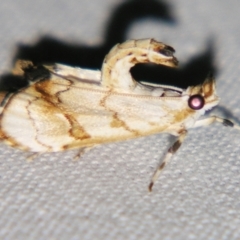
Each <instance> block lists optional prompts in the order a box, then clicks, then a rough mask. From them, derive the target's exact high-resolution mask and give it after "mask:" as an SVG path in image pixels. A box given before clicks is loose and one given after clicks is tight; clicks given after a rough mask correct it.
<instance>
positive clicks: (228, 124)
mask: <svg viewBox="0 0 240 240" xmlns="http://www.w3.org/2000/svg"><path fill="white" fill-rule="evenodd" d="M214 122H219V123H221V124H223V125H224V126H226V127H232V128H235V129H238V130H240V126H238V125H236V124H234V123H233V122H232V121H230V120H228V119H225V118H220V117H217V116H211V117H209V118H205V119H201V120H198V121H196V122H195V124H194V126H193V128H195V127H204V126H208V125H210V124H212V123H214Z"/></svg>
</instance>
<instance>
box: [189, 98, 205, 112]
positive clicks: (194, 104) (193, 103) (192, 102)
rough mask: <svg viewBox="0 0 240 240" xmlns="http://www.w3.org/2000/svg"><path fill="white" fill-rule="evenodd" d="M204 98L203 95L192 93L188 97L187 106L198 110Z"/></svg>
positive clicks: (201, 106)
mask: <svg viewBox="0 0 240 240" xmlns="http://www.w3.org/2000/svg"><path fill="white" fill-rule="evenodd" d="M204 103H205V102H204V98H203V96H201V95H199V94H196V95H192V96H191V97H190V98H189V99H188V106H189V107H190V108H192V109H193V110H199V109H201V108H203V106H204Z"/></svg>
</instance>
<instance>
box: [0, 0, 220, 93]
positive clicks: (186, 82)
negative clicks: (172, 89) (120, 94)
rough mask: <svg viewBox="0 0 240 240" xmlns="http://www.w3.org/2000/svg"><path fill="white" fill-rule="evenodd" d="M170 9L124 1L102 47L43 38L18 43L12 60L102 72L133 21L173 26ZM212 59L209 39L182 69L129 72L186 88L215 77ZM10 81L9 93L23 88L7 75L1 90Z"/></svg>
mask: <svg viewBox="0 0 240 240" xmlns="http://www.w3.org/2000/svg"><path fill="white" fill-rule="evenodd" d="M171 7H172V6H171V5H170V4H168V3H166V2H163V1H158V0H148V1H146V0H128V1H123V3H121V4H120V5H119V6H118V7H117V8H116V9H114V10H113V11H112V14H111V16H110V19H109V21H108V23H107V25H106V28H105V32H104V42H103V44H102V45H99V46H93V47H89V46H86V45H78V44H75V45H74V44H69V43H65V42H62V41H60V40H58V39H56V38H54V37H52V36H48V35H46V36H43V37H41V38H40V39H39V41H38V42H37V43H36V44H34V45H30V46H29V45H24V44H19V46H18V49H17V53H16V55H15V57H14V59H13V61H14V62H15V61H16V59H27V60H31V61H33V62H34V63H35V64H41V63H54V62H58V63H63V64H67V65H72V66H80V67H83V68H90V69H101V65H102V61H103V59H104V57H105V55H106V54H107V53H108V52H109V50H110V49H111V48H112V47H113V46H114V45H115V44H116V43H121V42H124V41H125V40H126V36H127V32H128V29H129V28H130V26H131V25H132V24H133V23H134V22H136V21H140V20H143V19H144V18H148V19H149V18H153V19H157V20H160V21H163V22H164V23H165V24H170V25H174V24H176V22H177V20H176V18H175V17H174V16H173V14H172V11H171ZM213 60H214V54H213V41H212V40H210V41H209V42H208V43H207V49H206V51H205V52H204V53H201V54H198V55H196V56H194V57H193V58H192V59H190V60H189V61H188V63H186V64H185V65H184V66H183V67H182V68H179V69H172V68H167V67H162V66H156V65H154V66H152V65H142V64H139V65H137V66H136V67H134V68H133V69H132V70H131V72H132V74H133V77H134V78H135V79H137V80H144V81H149V82H153V83H161V84H166V85H174V86H178V87H183V88H186V87H187V86H190V85H196V84H198V83H201V82H203V80H204V79H205V77H206V75H207V74H208V73H209V72H210V71H211V72H212V73H214V74H216V69H215V67H214V65H213ZM12 78H14V81H13V85H14V86H10V89H11V90H14V89H16V88H18V86H19V85H20V86H22V84H23V82H22V80H21V81H18V80H17V79H16V77H13V76H12V75H10V74H8V75H5V76H3V77H2V80H1V81H2V83H0V90H1V89H2V87H4V88H6V87H5V85H7V86H8V85H10V84H9V82H12ZM6 83H7V84H6Z"/></svg>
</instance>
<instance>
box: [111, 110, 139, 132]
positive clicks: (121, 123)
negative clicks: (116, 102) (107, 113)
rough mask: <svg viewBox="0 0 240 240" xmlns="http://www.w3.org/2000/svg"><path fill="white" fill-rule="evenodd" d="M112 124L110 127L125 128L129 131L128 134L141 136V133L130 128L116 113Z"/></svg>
mask: <svg viewBox="0 0 240 240" xmlns="http://www.w3.org/2000/svg"><path fill="white" fill-rule="evenodd" d="M112 117H113V118H112V122H111V123H110V126H111V127H112V128H120V127H123V128H124V129H125V130H127V131H128V132H131V133H133V134H134V135H135V136H140V133H139V132H138V131H136V130H134V129H132V128H130V127H129V126H128V125H127V124H126V122H124V121H123V120H121V119H120V118H119V117H118V114H117V113H116V112H114V114H113V116H112Z"/></svg>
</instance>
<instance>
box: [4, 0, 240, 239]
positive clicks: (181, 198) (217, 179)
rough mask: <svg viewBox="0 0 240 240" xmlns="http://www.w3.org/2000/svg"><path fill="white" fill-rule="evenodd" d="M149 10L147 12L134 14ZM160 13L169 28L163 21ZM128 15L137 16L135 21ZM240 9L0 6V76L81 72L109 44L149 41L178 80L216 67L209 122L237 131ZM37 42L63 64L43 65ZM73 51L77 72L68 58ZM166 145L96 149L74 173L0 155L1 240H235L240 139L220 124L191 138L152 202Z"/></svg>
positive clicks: (69, 165) (84, 3)
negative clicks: (163, 49)
mask: <svg viewBox="0 0 240 240" xmlns="http://www.w3.org/2000/svg"><path fill="white" fill-rule="evenodd" d="M146 2H148V3H149V4H150V6H152V9H147V7H146V6H144V7H143V9H144V10H145V9H146V11H142V12H141V11H140V6H141V5H145V3H146ZM132 6H133V7H132ZM157 6H158V7H159V9H158V7H157ZM163 7H165V13H168V14H167V15H168V16H169V18H170V17H172V19H173V20H174V23H172V24H170V23H168V22H166V21H163V19H162V14H163V12H161V9H163ZM129 9H133V10H134V12H133V15H135V14H136V13H139V17H138V18H136V19H135V21H132V19H131V14H130V15H129V13H128V11H129ZM239 9H240V2H239V1H237V0H228V1H218V0H196V1H184V0H170V1H166V3H164V2H160V1H150V0H146V1H142V0H136V1H122V0H91V1H89V0H68V1H64V0H61V1H55V0H42V1H28V0H19V1H16V0H8V1H1V3H0V36H1V40H0V53H1V54H0V72H1V75H2V74H6V73H7V72H9V71H10V68H11V66H12V63H13V61H14V59H15V58H16V57H17V56H21V57H23V56H24V57H26V56H27V57H29V58H31V57H32V58H35V59H37V60H49V59H48V58H46V56H47V57H49V58H51V57H53V58H54V59H55V58H56V60H58V59H59V61H62V62H67V63H68V62H73V63H75V62H79V63H80V62H82V61H83V60H84V58H87V57H88V58H90V60H91V59H93V58H94V56H95V55H96V57H98V58H99V57H101V54H103V52H104V51H106V49H107V48H108V46H106V45H107V44H106V42H107V41H109V45H110V43H111V41H112V42H113V43H114V41H122V40H123V39H126V38H144V37H154V38H156V39H158V40H160V41H163V42H165V43H168V44H170V45H172V46H174V48H175V49H176V50H177V53H176V56H177V57H178V59H179V60H180V62H181V63H182V67H183V68H185V70H186V69H187V70H186V71H188V72H187V74H186V75H187V76H188V75H189V72H191V70H192V69H191V64H190V63H191V60H193V59H195V60H196V59H197V60H198V59H200V58H201V57H202V55H203V63H201V64H200V65H199V68H200V69H198V70H196V71H195V70H194V71H193V72H194V74H195V76H194V74H193V76H192V78H198V76H199V74H200V73H201V69H202V70H203V72H202V73H201V74H202V75H203V76H204V75H206V74H207V71H206V68H207V67H209V68H211V67H213V68H214V72H215V73H216V77H217V85H218V94H219V96H220V97H221V108H216V109H215V110H214V112H215V113H218V114H219V115H221V116H226V115H227V116H230V117H231V116H235V117H234V120H235V121H237V122H239V121H238V120H237V119H239V120H240V107H239V104H238V103H239V101H240V95H239V90H240V79H239V78H240V77H239V76H240V51H239V50H240V40H239V39H240V28H239V22H240V10H239ZM133 10H131V11H133ZM116 11H118V12H116ZM151 11H152V14H153V12H154V16H155V18H151V17H150V15H151ZM140 12H141V13H140ZM145 13H146V16H145V17H144V15H145ZM120 17H121V18H122V20H121V21H120ZM116 18H117V19H116ZM119 21H120V22H119ZM123 21H125V22H126V24H125V26H124V24H121V23H123ZM110 24H115V25H116V27H115V28H114V29H112V30H111V31H110V30H109V28H108V27H107V26H109V25H110ZM119 33H120V35H121V36H118V35H119ZM46 36H48V37H49V36H51V41H52V42H53V45H54V41H57V42H60V43H61V44H62V45H61V46H62V47H61V46H60V45H59V46H57V44H56V46H57V50H59V54H60V55H61V52H62V53H63V54H62V55H61V56H59V55H58V54H56V52H55V53H54V54H55V55H54V56H52V55H51V54H52V53H51V51H50V50H49V49H48V45H47V43H48V41H50V40H49V38H48V37H47V38H46ZM43 39H47V40H46V41H45V42H44V40H43ZM41 41H42V42H44V44H43V48H42V50H39V51H36V53H37V54H35V57H33V56H34V51H35V50H36V49H37V46H38V44H39V43H41ZM71 44H74V47H75V48H76V49H77V50H76V53H77V54H78V53H79V55H80V56H79V59H78V60H76V57H74V56H73V57H72V58H71V56H72V54H67V51H66V50H68V48H69V49H70V48H71V47H70V46H71ZM104 44H105V45H104ZM23 46H25V48H24V47H23ZM26 46H28V47H29V48H28V50H29V49H30V50H29V51H30V52H31V53H29V51H27V50H26ZM104 46H105V48H104ZM44 47H46V48H45V49H44ZM84 49H86V51H85V52H84ZM48 51H50V53H49V55H48ZM65 52H66V54H65ZM73 52H74V50H73ZM99 53H101V54H99ZM24 54H25V55H24ZM38 54H40V55H41V54H43V56H42V57H41V56H40V55H39V56H38ZM44 54H45V55H44ZM36 55H37V56H36ZM65 56H66V61H65V59H64V57H65ZM204 56H205V57H204ZM45 58H46V59H45ZM204 61H205V62H206V64H207V67H203V66H204ZM94 64H95V65H96V63H92V66H93V65H94ZM189 64H190V66H189ZM86 65H88V63H87V62H86ZM95 65H94V66H95ZM89 66H90V65H89ZM186 66H189V67H188V68H187V67H186ZM195 67H196V66H195ZM199 70H200V72H199ZM198 72H199V74H197V73H198ZM187 80H188V81H189V79H187ZM223 110H224V111H223ZM170 140H172V139H170V138H169V137H168V136H167V135H161V134H160V135H156V136H150V137H146V138H142V139H136V140H132V141H126V142H121V143H113V144H108V145H104V146H99V147H97V148H95V149H93V150H92V151H90V152H88V153H87V154H86V155H84V156H83V157H82V158H81V159H80V160H79V161H75V162H74V161H72V157H73V156H74V155H75V152H73V151H70V152H63V153H54V154H44V155H42V156H40V157H38V158H37V159H35V160H34V161H33V162H30V163H29V162H26V161H25V158H26V156H28V153H24V152H21V151H19V150H15V149H11V148H10V147H7V146H5V145H3V144H1V145H0V152H1V154H0V177H1V178H0V184H1V185H0V239H58V240H59V239H71V240H73V239H74V240H77V239H89V240H90V239H91V240H92V239H104V240H105V239H240V228H239V226H240V200H239V198H240V188H239V182H240V174H239V173H240V156H239V154H240V133H239V132H237V131H236V130H234V129H228V128H224V127H222V126H221V125H218V124H215V125H213V126H210V127H207V128H201V129H196V130H192V131H190V133H189V135H188V138H187V140H186V141H185V142H184V144H183V146H182V148H181V149H180V151H179V152H178V153H177V155H176V156H175V157H174V159H173V160H172V161H171V163H170V164H169V165H168V166H167V168H166V169H165V171H164V172H163V174H162V175H161V177H160V179H159V181H158V182H157V184H156V185H155V187H154V189H153V193H151V194H149V193H148V192H147V186H148V183H149V180H150V177H151V176H152V174H153V172H154V169H155V167H156V166H157V164H158V163H159V159H160V158H161V157H162V156H163V154H164V152H165V151H166V150H167V148H168V146H169V144H170Z"/></svg>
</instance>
